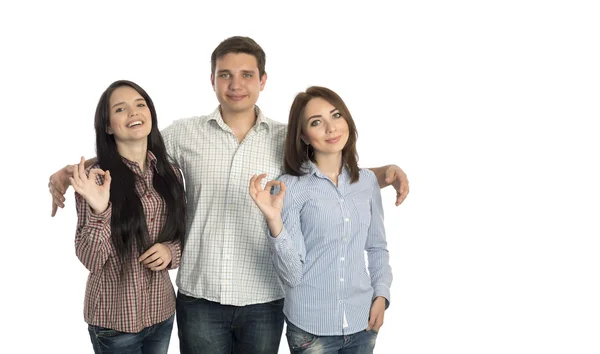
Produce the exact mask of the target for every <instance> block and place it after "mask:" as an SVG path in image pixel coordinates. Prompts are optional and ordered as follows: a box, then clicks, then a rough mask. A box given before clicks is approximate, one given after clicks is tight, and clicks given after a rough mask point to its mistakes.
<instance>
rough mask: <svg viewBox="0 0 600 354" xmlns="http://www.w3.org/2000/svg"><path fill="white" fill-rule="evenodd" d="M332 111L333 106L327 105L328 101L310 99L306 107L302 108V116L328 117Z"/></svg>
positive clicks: (318, 98)
mask: <svg viewBox="0 0 600 354" xmlns="http://www.w3.org/2000/svg"><path fill="white" fill-rule="evenodd" d="M333 109H335V106H334V105H332V104H331V103H329V101H327V100H326V99H324V98H321V97H314V98H311V99H310V101H308V103H307V104H306V107H305V108H304V116H305V117H310V116H313V115H315V114H321V115H325V114H326V115H329V113H330V112H331V111H332V110H333Z"/></svg>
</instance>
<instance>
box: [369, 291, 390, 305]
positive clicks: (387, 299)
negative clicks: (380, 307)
mask: <svg viewBox="0 0 600 354" xmlns="http://www.w3.org/2000/svg"><path fill="white" fill-rule="evenodd" d="M373 290H374V291H373V299H372V300H375V298H376V297H378V296H381V297H383V298H385V309H386V310H387V308H388V307H390V288H388V287H387V286H385V285H377V286H375V289H373Z"/></svg>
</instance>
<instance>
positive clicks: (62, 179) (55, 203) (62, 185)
mask: <svg viewBox="0 0 600 354" xmlns="http://www.w3.org/2000/svg"><path fill="white" fill-rule="evenodd" d="M74 166H75V165H67V166H65V167H63V168H61V169H60V170H58V171H56V172H55V173H54V174H53V175H51V176H50V180H49V181H48V189H49V190H50V195H52V214H51V216H54V215H56V210H57V208H58V207H61V208H64V207H65V205H64V201H65V197H64V195H65V193H67V189H68V188H69V185H70V184H71V183H70V181H69V177H71V176H72V175H73V168H74Z"/></svg>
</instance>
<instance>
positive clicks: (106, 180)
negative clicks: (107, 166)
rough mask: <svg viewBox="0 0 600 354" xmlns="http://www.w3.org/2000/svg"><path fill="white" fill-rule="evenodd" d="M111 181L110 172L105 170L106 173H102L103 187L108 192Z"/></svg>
mask: <svg viewBox="0 0 600 354" xmlns="http://www.w3.org/2000/svg"><path fill="white" fill-rule="evenodd" d="M111 181H112V177H110V171H109V170H106V172H105V173H104V184H103V187H104V188H105V189H109V190H110V182H111Z"/></svg>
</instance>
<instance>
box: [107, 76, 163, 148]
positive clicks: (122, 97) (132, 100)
mask: <svg viewBox="0 0 600 354" xmlns="http://www.w3.org/2000/svg"><path fill="white" fill-rule="evenodd" d="M109 112H110V113H109V118H110V125H109V127H108V128H107V133H108V134H112V135H114V138H115V141H116V142H117V144H119V143H129V142H136V141H145V139H147V137H148V135H149V134H150V131H151V130H152V115H151V113H150V109H149V108H148V106H147V104H146V100H145V99H144V98H143V97H142V95H140V94H139V93H138V92H137V91H136V90H135V89H134V88H132V87H130V86H121V87H119V88H117V89H115V90H114V91H113V93H112V94H111V95H110V100H109Z"/></svg>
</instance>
